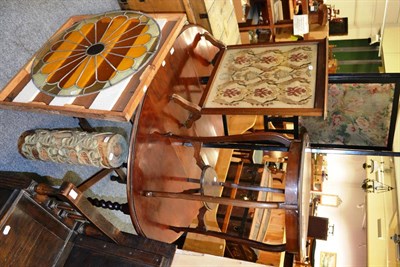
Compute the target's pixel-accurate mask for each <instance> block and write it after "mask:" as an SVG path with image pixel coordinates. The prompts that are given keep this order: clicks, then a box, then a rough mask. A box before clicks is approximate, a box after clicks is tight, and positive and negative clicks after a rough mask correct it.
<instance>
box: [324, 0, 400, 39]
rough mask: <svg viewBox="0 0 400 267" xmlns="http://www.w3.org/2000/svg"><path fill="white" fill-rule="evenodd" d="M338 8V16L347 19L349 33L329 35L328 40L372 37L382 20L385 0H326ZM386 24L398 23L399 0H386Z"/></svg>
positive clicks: (399, 16)
mask: <svg viewBox="0 0 400 267" xmlns="http://www.w3.org/2000/svg"><path fill="white" fill-rule="evenodd" d="M325 3H326V4H328V5H334V6H335V8H336V9H339V10H340V15H339V16H338V17H347V18H348V20H349V34H348V35H345V36H330V38H329V39H330V40H344V39H362V38H369V37H374V36H375V34H377V33H378V31H379V29H380V27H381V26H382V22H383V15H384V10H385V3H386V2H385V0H326V1H325ZM386 17H387V19H386V25H387V26H388V25H391V24H399V23H400V1H399V0H388V9H387V16H386Z"/></svg>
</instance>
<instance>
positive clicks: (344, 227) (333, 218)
mask: <svg viewBox="0 0 400 267" xmlns="http://www.w3.org/2000/svg"><path fill="white" fill-rule="evenodd" d="M364 162H365V157H364V156H345V155H335V154H330V155H328V156H327V168H328V180H326V181H325V182H324V184H323V192H324V193H326V194H335V195H338V196H339V197H340V198H341V200H342V201H343V202H342V204H341V205H340V206H339V207H337V208H336V207H328V206H319V207H318V216H320V217H328V218H329V224H334V225H335V228H334V229H335V230H334V235H333V236H329V237H328V240H327V241H323V240H318V241H317V247H316V252H315V266H320V265H319V260H320V252H321V251H325V252H334V253H337V256H336V260H337V262H336V266H342V267H344V266H351V267H358V266H360V267H362V266H366V258H367V255H366V230H365V229H363V228H362V224H363V219H364V211H363V209H362V208H358V207H357V205H360V204H362V203H364V202H365V193H364V191H363V190H362V189H361V184H362V182H363V180H364V179H365V178H366V177H365V170H364V169H363V168H362V164H363V163H364Z"/></svg>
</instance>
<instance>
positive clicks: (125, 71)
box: [32, 11, 161, 96]
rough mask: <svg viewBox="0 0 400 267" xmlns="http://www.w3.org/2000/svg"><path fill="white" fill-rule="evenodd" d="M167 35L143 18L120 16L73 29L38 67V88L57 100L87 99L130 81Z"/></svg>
mask: <svg viewBox="0 0 400 267" xmlns="http://www.w3.org/2000/svg"><path fill="white" fill-rule="evenodd" d="M160 37H161V32H160V28H159V26H158V24H157V22H156V21H155V20H154V19H153V18H151V17H149V16H147V15H145V14H143V13H140V12H136V11H116V12H109V13H104V14H100V15H95V16H93V17H90V18H88V19H84V20H82V21H80V22H77V23H75V24H73V25H72V26H71V27H69V28H68V29H67V30H65V31H63V32H62V33H60V34H58V35H56V36H55V37H54V38H52V39H50V40H49V41H48V42H47V43H46V44H45V45H44V46H43V47H42V48H41V49H40V50H39V51H38V53H37V55H36V57H35V59H34V61H33V65H32V80H33V82H34V84H35V85H36V87H38V88H39V89H40V90H41V91H43V92H44V93H46V94H49V95H52V96H83V95H88V94H92V93H96V92H98V91H100V90H103V89H106V88H109V87H110V86H112V85H114V84H116V83H118V82H120V81H122V80H123V79H125V78H127V77H130V76H131V75H132V74H134V73H136V72H138V71H139V70H140V69H141V68H142V67H143V66H145V65H146V63H148V62H149V60H150V59H151V58H152V57H153V56H154V55H155V53H156V51H157V49H158V46H159V42H160Z"/></svg>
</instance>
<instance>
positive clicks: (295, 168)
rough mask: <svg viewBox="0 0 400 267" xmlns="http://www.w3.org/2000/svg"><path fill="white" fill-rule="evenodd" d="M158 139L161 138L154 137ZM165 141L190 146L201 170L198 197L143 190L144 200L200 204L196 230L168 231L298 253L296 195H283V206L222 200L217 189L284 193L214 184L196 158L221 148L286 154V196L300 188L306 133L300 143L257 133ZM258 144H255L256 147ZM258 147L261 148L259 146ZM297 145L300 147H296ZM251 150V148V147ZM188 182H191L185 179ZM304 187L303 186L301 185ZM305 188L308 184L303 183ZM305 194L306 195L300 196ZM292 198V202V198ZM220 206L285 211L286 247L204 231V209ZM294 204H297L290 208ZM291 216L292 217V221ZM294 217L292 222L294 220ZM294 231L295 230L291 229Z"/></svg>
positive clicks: (172, 137) (207, 169)
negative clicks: (205, 149) (203, 150)
mask: <svg viewBox="0 0 400 267" xmlns="http://www.w3.org/2000/svg"><path fill="white" fill-rule="evenodd" d="M155 134H156V135H158V136H160V135H161V134H159V133H155ZM162 136H164V137H166V138H169V139H170V141H171V142H173V143H183V144H187V143H191V146H193V147H194V149H195V153H194V157H195V158H196V161H197V164H198V165H199V167H200V168H201V169H202V174H201V177H200V192H201V194H200V195H198V194H197V192H199V190H192V191H191V192H188V191H186V192H160V191H151V190H146V189H143V191H142V195H143V196H145V197H158V198H175V199H185V200H188V201H202V202H203V203H204V205H205V206H204V207H203V208H201V209H200V211H199V214H198V219H199V225H198V227H196V228H187V227H176V226H173V225H171V226H169V228H170V229H171V230H174V231H176V232H181V231H184V232H194V233H199V234H204V235H209V236H215V237H219V238H223V239H225V240H227V241H232V242H236V243H239V244H243V245H246V246H249V247H252V248H256V249H261V250H265V251H274V252H282V251H286V250H288V251H289V252H291V253H296V251H297V250H298V249H299V243H298V242H297V240H298V234H299V229H298V228H297V227H298V224H296V223H295V225H296V226H295V227H294V228H293V226H292V225H291V223H293V222H297V220H298V218H297V216H298V212H297V209H299V206H298V205H299V204H300V203H299V202H298V201H299V199H298V197H299V195H297V193H295V194H294V195H295V196H293V195H292V196H290V195H287V196H286V198H285V201H283V202H268V201H246V200H239V199H232V198H223V197H220V196H219V192H220V189H219V187H221V186H223V187H231V188H242V189H247V190H255V191H264V192H276V193H285V191H286V190H282V189H274V188H270V187H263V186H241V185H240V184H236V183H221V182H217V183H216V182H215V181H216V174H215V171H213V169H212V168H211V167H210V166H208V165H205V164H204V163H203V162H202V159H201V158H200V148H201V147H202V146H203V147H222V148H234V147H240V148H250V147H251V145H250V144H253V145H254V146H256V147H258V148H260V147H262V148H261V149H263V150H278V151H286V152H288V153H289V154H288V155H289V160H288V179H287V182H286V189H287V190H288V192H290V193H293V192H294V191H293V190H296V192H297V189H294V188H293V187H296V188H298V186H299V184H302V181H301V182H300V181H298V179H300V174H299V170H300V169H299V165H298V164H300V162H302V161H301V157H302V152H301V151H302V149H301V148H300V147H303V149H304V145H306V143H307V142H308V141H307V140H308V139H307V135H306V133H305V134H304V136H303V137H302V138H304V139H302V140H301V141H300V140H294V141H291V140H289V139H287V138H286V137H284V136H283V135H280V134H277V133H270V132H260V133H252V134H244V135H237V136H222V137H193V136H176V135H173V134H165V135H162ZM176 141H179V142H176ZM257 143H258V144H257ZM260 143H262V145H260ZM299 145H300V147H299ZM252 148H254V147H252ZM188 180H192V179H190V178H189V179H188ZM305 183H307V182H305ZM307 184H308V183H307ZM304 193H305V194H307V192H304ZM293 197H294V198H293ZM214 203H217V204H223V205H232V206H238V207H248V208H266V209H285V210H286V218H287V220H286V221H287V227H286V233H287V238H288V239H287V240H288V243H287V244H265V243H262V242H257V241H254V240H249V239H247V238H240V237H236V236H232V235H228V234H226V233H220V232H214V231H207V230H206V229H205V228H204V223H203V222H202V216H203V214H204V212H205V211H206V209H207V208H208V209H210V208H212V207H213V204H214ZM294 203H297V204H294ZM292 216H294V217H292ZM295 217H296V218H295ZM295 228H296V229H295Z"/></svg>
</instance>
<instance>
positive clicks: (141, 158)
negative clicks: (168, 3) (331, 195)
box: [127, 26, 311, 259]
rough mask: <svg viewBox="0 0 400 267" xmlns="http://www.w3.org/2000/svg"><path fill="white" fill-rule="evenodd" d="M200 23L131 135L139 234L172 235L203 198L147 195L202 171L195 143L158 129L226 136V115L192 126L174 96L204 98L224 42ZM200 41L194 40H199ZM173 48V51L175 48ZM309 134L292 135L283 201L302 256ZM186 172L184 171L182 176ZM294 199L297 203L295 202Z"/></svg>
mask: <svg viewBox="0 0 400 267" xmlns="http://www.w3.org/2000/svg"><path fill="white" fill-rule="evenodd" d="M203 32H204V30H202V29H201V28H199V27H196V26H189V27H187V28H186V29H184V30H183V32H182V34H181V35H180V36H179V37H178V38H177V40H176V41H175V43H174V46H173V49H172V50H171V53H169V54H168V56H167V57H166V59H165V64H163V66H164V67H163V68H161V69H160V71H158V73H157V75H156V76H155V78H154V80H153V82H152V84H151V86H150V87H149V88H148V90H147V94H146V96H145V98H144V100H143V102H142V104H141V105H140V106H139V108H138V110H137V112H136V115H135V121H134V126H133V130H132V135H131V140H130V146H131V147H130V154H129V161H128V175H127V176H128V180H127V193H128V204H129V209H130V215H131V218H132V222H133V224H134V226H135V229H136V231H137V232H138V234H140V235H143V236H146V237H148V238H151V239H156V240H160V241H163V242H168V243H171V242H174V241H175V240H176V239H178V238H179V237H180V235H181V234H182V232H175V231H172V230H171V229H170V226H174V227H178V228H180V227H182V228H186V227H188V226H189V225H190V223H191V222H192V221H193V219H195V218H196V216H197V215H198V213H199V209H200V208H201V207H202V206H203V201H201V200H185V199H179V198H164V197H146V196H144V194H143V192H144V191H155V192H182V191H186V192H192V191H193V190H196V189H198V188H199V185H198V183H197V184H196V183H189V182H187V181H185V179H186V178H191V179H199V178H200V175H201V169H200V168H199V167H198V165H196V160H195V157H194V155H195V149H194V148H193V147H190V146H183V145H182V143H181V142H179V141H177V140H173V139H168V138H165V137H163V136H160V135H157V134H155V133H156V132H161V133H166V132H172V133H174V134H177V135H183V136H222V135H223V125H222V119H221V116H218V115H206V116H202V117H201V118H200V119H199V120H196V121H195V122H194V124H193V126H192V127H190V128H189V129H187V128H185V127H184V126H183V125H182V123H183V122H184V121H185V120H186V119H187V117H188V116H189V112H188V111H187V109H185V108H183V107H182V106H180V105H178V104H177V103H175V102H173V101H171V96H172V94H179V95H180V96H182V97H184V98H185V99H187V100H189V101H191V102H193V103H196V104H197V103H198V102H199V100H200V97H201V95H202V92H203V90H204V88H205V84H204V83H203V82H202V79H203V77H208V76H210V74H211V72H212V64H209V63H208V62H211V61H212V59H213V58H214V56H215V54H216V53H217V52H218V48H216V47H215V46H213V45H212V44H211V43H210V42H208V41H206V40H204V39H200V40H199V39H197V41H198V42H197V41H195V40H196V38H198V37H199V35H198V33H203ZM193 43H194V44H193ZM172 52H173V53H172ZM307 145H308V136H307V134H304V135H303V139H302V140H296V141H293V142H292V144H291V148H290V150H289V162H288V168H287V183H286V188H285V189H286V192H285V204H287V206H290V207H291V208H290V209H287V210H286V212H285V214H286V249H285V250H286V251H288V252H290V253H294V254H299V256H300V259H303V257H304V255H305V254H304V251H305V248H306V244H305V241H306V236H307V226H308V204H309V192H310V180H309V179H310V176H311V172H310V168H311V153H308V152H306V147H307ZM201 155H202V157H203V159H206V160H205V161H216V160H215V158H216V157H217V156H218V150H217V149H211V148H204V147H203V148H201ZM182 178H183V179H182ZM293 207H294V208H293Z"/></svg>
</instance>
